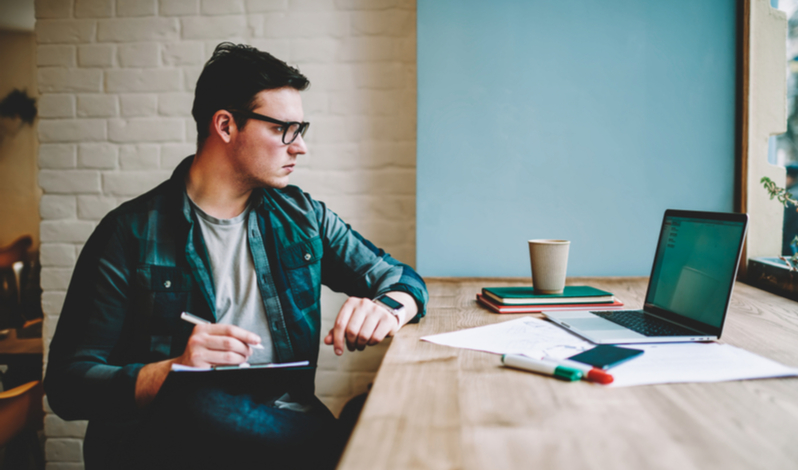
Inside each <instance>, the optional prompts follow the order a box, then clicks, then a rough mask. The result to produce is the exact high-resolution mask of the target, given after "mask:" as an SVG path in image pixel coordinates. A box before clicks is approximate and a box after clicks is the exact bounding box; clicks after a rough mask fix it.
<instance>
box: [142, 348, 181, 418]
mask: <svg viewBox="0 0 800 470" xmlns="http://www.w3.org/2000/svg"><path fill="white" fill-rule="evenodd" d="M173 362H175V360H174V359H169V360H166V361H161V362H154V363H152V364H147V365H146V366H144V367H142V369H141V370H140V371H139V376H138V377H137V378H136V392H135V396H136V406H138V407H139V408H140V409H141V408H146V407H147V406H148V405H149V404H150V403H152V401H153V399H155V397H156V395H157V394H158V391H159V390H161V386H162V385H164V381H165V380H167V375H169V371H170V369H171V368H172V363H173Z"/></svg>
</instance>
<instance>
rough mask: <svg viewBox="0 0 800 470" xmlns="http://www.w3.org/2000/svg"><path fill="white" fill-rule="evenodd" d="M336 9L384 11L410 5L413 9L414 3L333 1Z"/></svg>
mask: <svg viewBox="0 0 800 470" xmlns="http://www.w3.org/2000/svg"><path fill="white" fill-rule="evenodd" d="M334 4H335V5H336V8H338V9H340V10H386V9H389V8H395V7H402V6H403V4H410V5H411V8H413V5H414V1H413V0H412V1H411V2H409V1H408V0H334Z"/></svg>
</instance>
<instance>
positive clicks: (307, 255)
mask: <svg viewBox="0 0 800 470" xmlns="http://www.w3.org/2000/svg"><path fill="white" fill-rule="evenodd" d="M303 258H304V259H305V260H306V261H308V260H310V259H311V253H306V254H305V255H303Z"/></svg>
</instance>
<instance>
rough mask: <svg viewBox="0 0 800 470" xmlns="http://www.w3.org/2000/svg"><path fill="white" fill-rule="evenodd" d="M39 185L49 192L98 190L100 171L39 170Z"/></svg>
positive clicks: (75, 192)
mask: <svg viewBox="0 0 800 470" xmlns="http://www.w3.org/2000/svg"><path fill="white" fill-rule="evenodd" d="M39 186H40V187H41V188H42V190H44V192H45V193H49V194H87V193H89V194H91V193H97V192H100V173H98V172H97V171H93V170H40V171H39Z"/></svg>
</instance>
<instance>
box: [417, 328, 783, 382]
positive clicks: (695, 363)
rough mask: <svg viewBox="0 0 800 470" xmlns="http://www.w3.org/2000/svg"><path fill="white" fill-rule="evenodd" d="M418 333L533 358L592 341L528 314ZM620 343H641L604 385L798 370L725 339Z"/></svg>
mask: <svg viewBox="0 0 800 470" xmlns="http://www.w3.org/2000/svg"><path fill="white" fill-rule="evenodd" d="M421 339H422V340H424V341H428V342H431V343H436V344H441V345H444V346H451V347H455V348H464V349H474V350H478V351H486V352H490V353H495V354H524V355H526V356H529V357H535V358H541V357H544V356H550V357H554V358H558V359H564V358H566V357H569V356H572V355H574V354H577V353H579V352H581V351H585V350H587V349H590V348H593V347H594V346H595V345H594V344H593V343H590V342H589V341H585V340H583V339H581V338H579V337H577V336H575V335H573V334H572V333H570V332H568V331H567V330H564V329H563V328H561V327H559V326H557V325H556V324H554V323H551V322H549V321H545V320H540V319H538V318H533V317H525V318H519V319H516V320H511V321H506V322H503V323H498V324H494V325H488V326H481V327H477V328H470V329H467V330H461V331H455V332H452V333H443V334H439V335H432V336H425V337H423V338H421ZM623 347H629V348H632V349H641V350H644V354H643V355H641V356H638V357H636V358H635V359H633V360H631V361H628V362H625V363H623V364H621V365H619V366H617V367H614V368H612V369H609V370H608V372H609V373H610V374H611V375H613V376H614V382H612V383H611V384H609V385H607V386H609V387H626V386H631V385H647V384H660V383H676V382H722V381H726V380H745V379H762V378H770V377H796V376H797V369H796V368H792V367H787V366H784V365H782V364H779V363H777V362H775V361H771V360H769V359H766V358H763V357H761V356H758V355H756V354H753V353H751V352H748V351H745V350H744V349H740V348H737V347H735V346H730V345H727V344H720V343H660V344H630V345H623Z"/></svg>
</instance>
